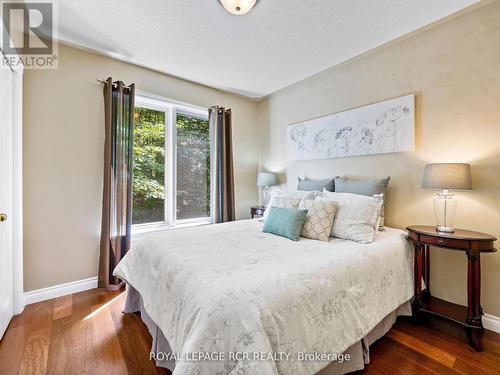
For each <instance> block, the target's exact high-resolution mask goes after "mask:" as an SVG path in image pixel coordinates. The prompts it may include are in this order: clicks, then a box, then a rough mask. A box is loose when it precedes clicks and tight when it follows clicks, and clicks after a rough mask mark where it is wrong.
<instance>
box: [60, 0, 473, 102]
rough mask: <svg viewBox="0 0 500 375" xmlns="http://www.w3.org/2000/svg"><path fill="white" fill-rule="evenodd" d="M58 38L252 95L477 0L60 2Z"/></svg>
mask: <svg viewBox="0 0 500 375" xmlns="http://www.w3.org/2000/svg"><path fill="white" fill-rule="evenodd" d="M55 2H57V3H58V9H59V38H60V39H61V40H62V41H66V42H69V43H72V44H76V45H80V46H83V47H87V48H90V49H93V50H96V51H99V52H101V53H104V54H107V55H110V56H113V57H117V58H120V59H125V60H127V61H130V62H133V63H136V64H139V65H143V66H146V67H150V68H153V69H156V70H159V71H162V72H165V73H169V74H172V75H175V76H178V77H181V78H185V79H188V80H192V81H195V82H199V83H203V84H206V85H209V86H212V87H217V88H220V89H223V90H228V91H231V92H236V93H239V94H242V95H245V96H248V97H252V98H259V97H263V96H266V95H269V94H271V93H273V92H275V91H277V90H279V89H282V88H283V87H286V86H288V85H290V84H292V83H295V82H297V81H299V80H301V79H303V78H306V77H308V76H311V75H313V74H315V73H318V72H320V71H322V70H325V69H327V68H329V67H332V66H334V65H336V64H339V63H341V62H343V61H346V60H348V59H350V58H352V57H354V56H357V55H360V54H362V53H364V52H366V51H368V50H370V49H373V48H375V47H377V46H380V45H382V44H384V43H387V42H389V41H391V40H394V39H396V38H398V37H401V36H403V35H405V34H408V33H410V32H412V31H415V30H417V29H419V28H421V27H423V26H426V25H428V24H430V23H432V22H434V21H437V20H439V19H441V18H443V17H446V16H448V15H450V14H452V13H455V12H457V11H460V10H462V9H463V8H465V7H468V6H470V5H473V4H475V3H477V2H478V0H261V1H260V3H259V5H258V6H257V7H256V8H255V9H253V10H252V11H251V12H250V13H248V14H247V15H244V16H234V15H231V14H229V13H227V12H226V11H225V10H224V9H223V8H222V7H221V6H220V5H219V4H218V2H217V0H85V1H82V0H58V1H55Z"/></svg>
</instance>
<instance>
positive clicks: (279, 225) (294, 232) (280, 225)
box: [262, 207, 307, 241]
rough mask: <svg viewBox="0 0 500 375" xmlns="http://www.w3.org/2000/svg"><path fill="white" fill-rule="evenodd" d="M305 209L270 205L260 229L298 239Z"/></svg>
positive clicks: (305, 212)
mask: <svg viewBox="0 0 500 375" xmlns="http://www.w3.org/2000/svg"><path fill="white" fill-rule="evenodd" d="M306 215H307V210H303V209H298V208H281V207H271V209H270V210H269V214H268V216H267V219H266V222H265V223H264V227H263V228H262V231H263V232H265V233H272V234H276V235H278V236H281V237H285V238H288V239H290V240H292V241H298V240H299V237H300V232H301V230H302V226H303V225H304V221H305V220H306Z"/></svg>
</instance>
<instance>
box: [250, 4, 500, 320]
mask: <svg viewBox="0 0 500 375" xmlns="http://www.w3.org/2000/svg"><path fill="white" fill-rule="evenodd" d="M499 25H500V1H496V2H494V3H493V4H491V5H487V6H485V7H483V8H480V9H479V10H476V11H474V12H472V13H469V14H465V15H463V16H460V17H458V18H456V19H453V20H451V21H450V22H447V23H444V24H441V25H438V26H436V27H434V28H431V29H429V30H427V31H424V32H422V33H419V34H416V35H414V36H412V37H410V38H407V39H405V40H400V41H398V42H395V43H392V44H391V45H389V46H386V47H384V48H380V49H378V50H376V51H373V52H371V53H369V54H367V55H365V56H362V57H359V58H357V59H355V60H353V61H351V62H349V63H346V64H343V65H342V66H338V67H335V68H332V69H330V70H328V71H326V72H324V73H322V74H320V75H317V76H314V77H311V78H308V79H306V80H303V81H301V82H299V83H297V84H295V85H293V86H291V87H288V88H286V89H284V90H282V91H280V92H278V93H276V94H274V95H272V96H271V97H270V98H268V99H267V100H265V101H263V102H261V103H260V104H259V111H260V121H259V122H260V124H261V141H260V142H261V143H260V165H261V168H262V169H267V170H271V171H278V172H281V173H282V174H283V178H285V177H286V179H287V183H288V185H289V186H290V187H293V185H294V184H295V180H296V176H297V175H300V176H307V177H310V178H316V177H333V176H336V175H348V176H361V177H384V176H387V175H390V176H392V179H391V182H390V188H389V192H388V198H387V199H388V201H387V208H386V223H387V224H388V225H390V226H395V227H405V226H407V225H410V224H433V223H434V216H433V209H432V197H433V193H434V192H433V191H429V190H423V189H422V188H421V178H422V173H423V168H424V165H425V164H426V163H428V162H468V163H471V164H472V173H473V183H474V190H473V191H471V192H464V193H460V194H458V199H459V206H458V211H457V217H456V226H457V227H462V228H468V229H472V230H479V231H484V232H487V233H490V234H493V235H495V236H496V237H499V238H500V27H499ZM409 93H415V94H416V95H417V127H416V134H417V150H416V151H415V152H410V153H397V154H385V155H375V156H358V157H348V158H340V159H330V160H314V161H304V162H298V163H293V164H291V165H289V164H288V162H287V159H286V133H285V132H286V126H287V125H288V124H291V123H295V122H298V121H301V120H307V119H311V118H314V117H318V116H321V115H326V114H330V113H334V112H338V111H342V110H345V109H349V108H354V107H358V106H362V105H365V104H369V103H373V102H377V101H380V100H384V99H388V98H393V97H397V96H401V95H405V94H409ZM465 259H466V257H465V255H464V254H463V253H461V252H452V251H443V250H436V251H434V252H433V255H432V266H431V267H432V271H431V289H432V291H433V293H434V294H435V295H436V296H441V297H444V298H447V299H448V300H450V301H454V302H459V303H463V304H464V303H465V301H466V294H465V286H466V279H465V275H466V273H465V267H466V261H465ZM481 263H482V272H483V274H482V281H483V288H482V292H483V294H482V303H483V307H484V310H485V312H486V313H490V314H494V315H497V316H500V253H496V254H493V255H492V254H485V255H483V257H482V262H481Z"/></svg>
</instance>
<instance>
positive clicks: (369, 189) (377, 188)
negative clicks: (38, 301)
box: [335, 176, 391, 229]
mask: <svg viewBox="0 0 500 375" xmlns="http://www.w3.org/2000/svg"><path fill="white" fill-rule="evenodd" d="M390 179H391V177H390V176H387V177H386V178H381V179H355V178H348V177H335V192H336V193H352V194H361V195H367V196H369V197H372V196H374V195H375V194H384V200H383V202H382V209H381V210H380V223H379V229H382V227H383V226H384V216H385V196H386V190H387V185H389V180H390Z"/></svg>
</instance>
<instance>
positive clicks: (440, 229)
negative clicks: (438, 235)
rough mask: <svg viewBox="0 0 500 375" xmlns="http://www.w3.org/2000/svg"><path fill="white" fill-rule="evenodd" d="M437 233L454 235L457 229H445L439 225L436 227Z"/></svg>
mask: <svg viewBox="0 0 500 375" xmlns="http://www.w3.org/2000/svg"><path fill="white" fill-rule="evenodd" d="M436 231H437V232H442V233H453V232H455V228H453V227H443V226H440V225H437V226H436Z"/></svg>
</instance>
